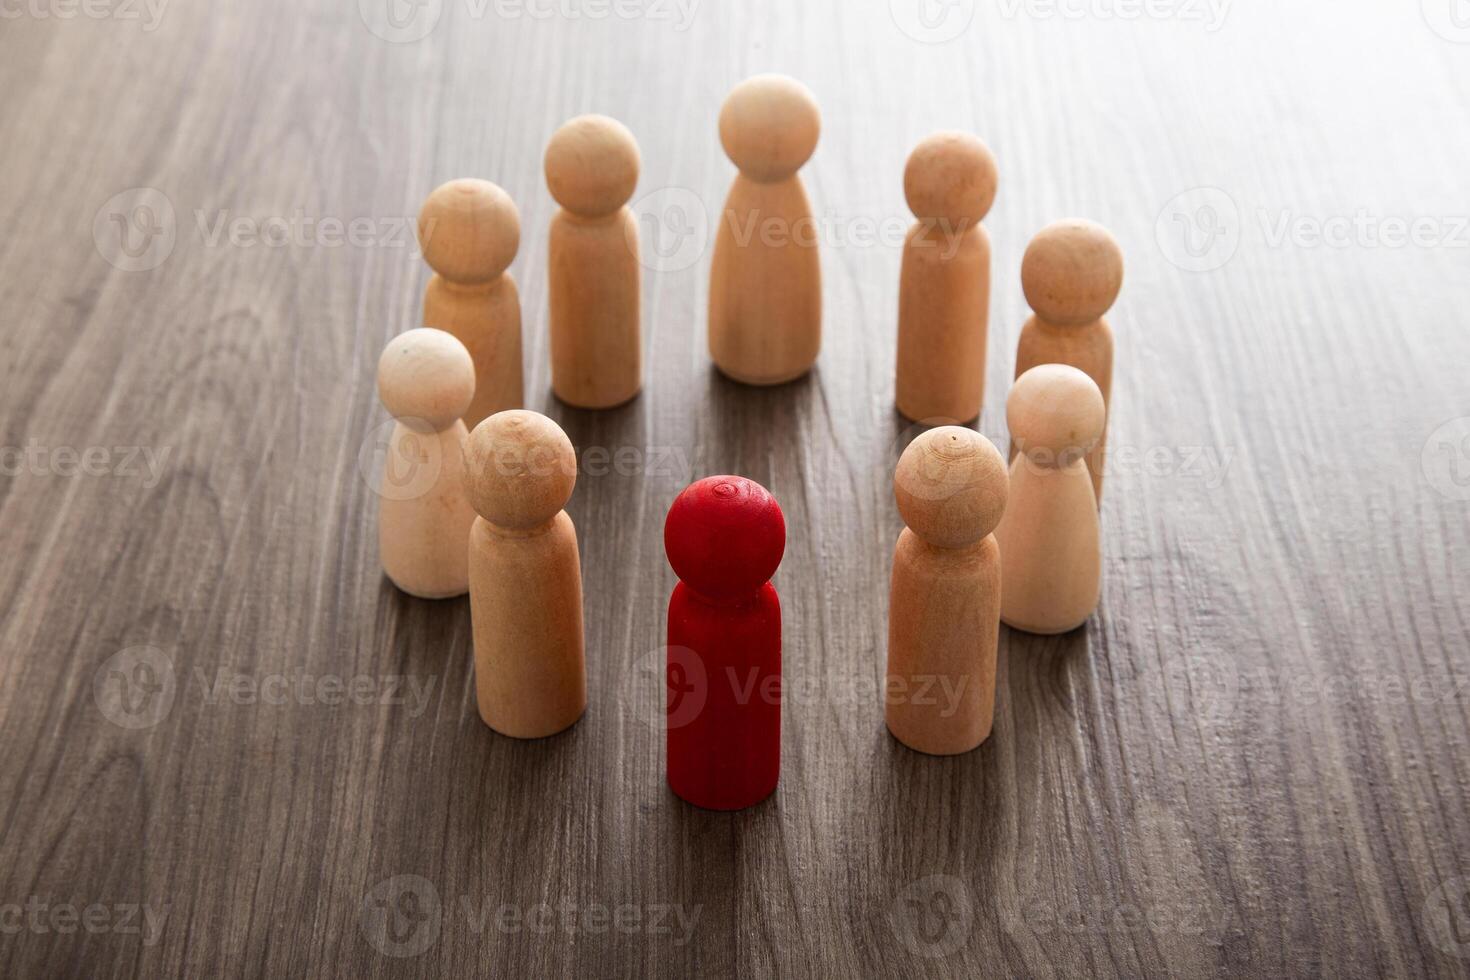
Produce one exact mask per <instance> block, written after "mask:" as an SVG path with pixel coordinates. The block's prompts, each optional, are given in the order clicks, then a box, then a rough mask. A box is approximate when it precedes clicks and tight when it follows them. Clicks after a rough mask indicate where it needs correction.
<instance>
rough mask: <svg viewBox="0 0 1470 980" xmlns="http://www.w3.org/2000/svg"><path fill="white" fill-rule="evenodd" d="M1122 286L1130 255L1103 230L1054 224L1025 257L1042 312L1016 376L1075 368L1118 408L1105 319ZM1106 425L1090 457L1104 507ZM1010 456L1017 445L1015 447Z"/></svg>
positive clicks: (1027, 331)
mask: <svg viewBox="0 0 1470 980" xmlns="http://www.w3.org/2000/svg"><path fill="white" fill-rule="evenodd" d="M1122 287H1123V251H1122V249H1120V248H1119V247H1118V243H1117V242H1116V241H1115V240H1114V239H1113V236H1112V235H1110V234H1108V230H1107V229H1106V228H1104V227H1103V226H1102V225H1099V224H1097V223H1095V222H1092V221H1085V220H1083V219H1081V218H1068V219H1067V220H1065V221H1058V222H1055V223H1053V224H1050V225H1047V226H1046V227H1045V228H1043V229H1042V230H1041V231H1040V232H1038V233H1037V235H1036V237H1035V238H1033V239H1031V244H1030V245H1028V246H1027V247H1026V254H1025V256H1024V257H1023V258H1022V260H1021V288H1022V290H1024V291H1025V293H1026V302H1027V303H1029V304H1030V305H1031V309H1032V310H1034V311H1035V313H1034V315H1033V316H1032V317H1031V318H1030V319H1028V320H1027V321H1026V325H1025V326H1024V327H1022V328H1021V340H1020V343H1019V344H1018V345H1017V347H1016V377H1018V378H1019V377H1020V376H1021V375H1023V374H1025V373H1026V372H1027V371H1029V370H1031V369H1032V368H1034V367H1036V366H1037V365H1038V364H1070V365H1071V366H1072V367H1074V368H1077V369H1078V370H1080V371H1082V372H1083V373H1085V374H1086V375H1087V376H1088V377H1090V378H1091V379H1092V380H1093V381H1095V382H1096V383H1097V387H1098V389H1099V390H1100V391H1102V397H1103V406H1104V407H1105V408H1106V407H1108V406H1110V405H1111V403H1112V390H1113V331H1112V329H1111V328H1109V326H1108V321H1107V320H1106V319H1104V318H1103V315H1104V314H1105V313H1107V312H1108V310H1109V309H1111V308H1112V305H1113V301H1114V300H1116V299H1117V298H1118V291H1119V290H1120V289H1121V288H1122ZM1107 438H1108V437H1107V423H1106V421H1104V423H1103V432H1102V436H1101V437H1100V438H1099V439H1098V441H1097V446H1096V447H1095V448H1094V449H1093V450H1092V454H1091V455H1090V456H1089V457H1088V460H1087V466H1088V469H1089V471H1090V472H1091V473H1092V488H1093V495H1094V496H1095V497H1096V499H1097V505H1098V506H1099V507H1101V506H1102V486H1103V471H1104V469H1105V467H1106V462H1107V461H1106V447H1107ZM1011 458H1012V459H1015V458H1016V445H1015V443H1014V442H1012V443H1011Z"/></svg>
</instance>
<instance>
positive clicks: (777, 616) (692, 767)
mask: <svg viewBox="0 0 1470 980" xmlns="http://www.w3.org/2000/svg"><path fill="white" fill-rule="evenodd" d="M785 550H786V522H785V519H784V518H783V517H782V516H781V508H780V506H778V505H777V503H776V498H775V497H772V496H771V494H770V492H769V491H767V490H766V488H765V487H763V486H761V485H760V484H759V483H756V482H755V481H754V480H747V479H745V478H744V477H739V476H712V477H708V478H707V479H703V480H700V481H698V482H697V483H693V484H691V485H689V486H688V487H686V488H685V489H684V491H683V492H682V493H680V494H679V496H678V497H677V498H676V499H675V500H674V503H673V506H672V507H670V508H669V515H668V518H667V520H665V522H664V551H665V553H666V554H667V555H668V559H669V564H670V565H671V566H673V569H674V572H675V574H677V575H678V576H679V579H680V581H679V584H678V585H677V586H675V587H674V594H673V597H672V598H671V599H670V600H669V632H668V639H669V645H668V664H667V675H666V679H667V683H668V714H667V732H668V736H667V737H668V774H669V787H670V788H671V789H672V790H673V791H674V792H675V793H676V794H677V795H678V796H680V797H681V798H682V799H684V800H687V801H688V802H690V803H693V804H694V805H695V806H701V807H704V808H706V809H709V810H739V809H741V808H743V807H748V806H752V805H754V804H756V803H759V802H760V801H761V800H763V799H765V798H766V797H767V796H770V795H771V793H772V792H774V791H775V789H776V782H777V780H778V779H779V778H780V775H781V600H780V599H779V598H777V596H776V590H775V588H774V587H773V586H772V585H771V576H772V575H774V574H775V572H776V567H777V566H778V565H780V564H781V555H782V553H783V552H784V551H785Z"/></svg>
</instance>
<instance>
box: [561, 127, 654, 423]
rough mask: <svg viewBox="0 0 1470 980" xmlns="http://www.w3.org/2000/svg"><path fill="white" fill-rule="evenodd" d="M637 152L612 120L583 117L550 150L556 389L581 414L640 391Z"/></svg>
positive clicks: (629, 135)
mask: <svg viewBox="0 0 1470 980" xmlns="http://www.w3.org/2000/svg"><path fill="white" fill-rule="evenodd" d="M638 166H639V158H638V144H637V142H636V141H635V140H634V139H633V134H632V133H630V132H628V129H627V127H626V126H624V125H623V124H622V123H620V122H618V121H617V120H615V119H609V118H608V117H607V116H578V117H577V118H575V119H573V120H571V121H570V122H568V123H566V124H565V125H564V126H562V127H561V128H560V129H558V130H557V131H556V133H555V135H553V136H552V137H551V142H550V144H549V145H548V146H547V147H546V159H545V171H546V186H547V187H548V188H549V189H550V190H551V196H552V197H554V198H555V199H556V202H557V203H558V204H560V205H561V210H559V211H557V213H556V215H555V216H554V217H553V218H552V219H551V235H550V245H549V253H550V272H549V274H548V275H549V279H550V283H549V291H550V299H551V389H552V391H553V392H555V394H556V397H557V398H560V399H561V400H562V401H564V402H566V403H567V404H568V405H575V406H577V407H578V408H611V407H613V406H614V405H621V404H622V403H623V402H626V401H628V400H629V399H631V398H633V397H634V396H635V395H637V394H638V389H639V387H640V386H641V385H642V383H643V382H642V373H643V369H642V360H641V358H642V343H641V341H640V339H639V323H638V319H639V305H638V302H639V301H638V289H639V272H640V270H639V264H638V224H637V221H636V220H635V219H634V217H633V212H632V210H631V209H629V208H628V207H627V202H628V198H630V197H632V196H633V190H634V188H635V187H636V186H637V184H638Z"/></svg>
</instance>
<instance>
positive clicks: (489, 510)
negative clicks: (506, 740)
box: [466, 410, 587, 738]
mask: <svg viewBox="0 0 1470 980" xmlns="http://www.w3.org/2000/svg"><path fill="white" fill-rule="evenodd" d="M466 469H467V472H466V488H467V491H468V493H469V498H470V503H471V504H473V505H474V508H475V510H476V511H478V512H479V514H480V516H479V517H478V518H476V519H475V523H474V527H473V528H471V530H470V542H469V566H470V613H471V621H472V625H473V629H474V641H475V694H476V699H477V701H478V703H479V707H480V717H481V718H483V719H484V720H485V724H487V725H489V726H490V727H491V728H493V729H495V730H496V731H497V732H500V733H501V734H503V735H509V736H511V737H512V738H541V737H543V736H546V735H554V734H555V733H557V732H559V731H561V730H563V729H565V728H568V727H570V726H571V725H572V724H574V723H575V722H576V721H577V719H578V718H580V717H582V712H583V711H585V710H586V708H587V670H586V664H585V661H584V657H583V646H582V644H583V634H582V572H581V566H580V565H579V562H578V552H577V532H576V529H575V528H574V527H573V526H572V519H571V518H570V517H568V516H567V512H566V511H564V510H562V507H564V506H565V505H566V502H567V500H568V499H569V498H570V497H571V495H572V488H573V487H574V486H575V485H576V482H577V457H576V454H575V452H574V451H573V449H572V443H571V440H569V439H568V438H567V436H566V433H565V432H563V431H562V430H561V428H560V426H558V425H557V424H556V423H555V422H553V421H552V420H551V419H549V418H547V417H546V416H544V415H539V414H537V413H536V412H528V411H521V410H512V411H506V412H500V413H499V414H496V415H492V416H490V418H488V419H486V420H485V421H483V422H481V423H480V424H479V425H477V426H475V431H474V432H472V433H470V441H469V447H468V452H467V461H466Z"/></svg>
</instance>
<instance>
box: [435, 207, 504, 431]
mask: <svg viewBox="0 0 1470 980" xmlns="http://www.w3.org/2000/svg"><path fill="white" fill-rule="evenodd" d="M418 233H419V248H420V249H421V250H422V251H423V253H424V261H426V262H428V263H429V267H430V268H432V269H433V270H434V275H433V276H432V277H431V278H430V279H429V286H428V288H427V289H426V290H425V292H424V325H425V326H429V327H438V328H439V329H440V330H447V331H448V332H449V333H452V334H454V335H455V336H456V337H458V338H459V340H460V342H461V343H463V344H464V345H465V347H466V348H467V349H468V350H469V352H470V357H471V358H473V359H474V362H475V397H474V400H473V401H471V402H470V407H469V409H468V410H467V411H466V412H465V414H464V421H465V425H467V426H468V427H469V428H471V429H473V428H474V427H475V426H477V425H479V424H480V422H481V421H482V420H484V419H485V418H487V417H488V416H491V415H494V414H495V413H496V412H500V411H504V410H505V409H508V408H520V407H521V404H522V400H523V398H524V394H523V390H524V389H523V384H524V383H523V380H522V375H521V300H520V294H519V293H518V292H517V291H516V283H515V279H513V278H511V275H510V273H509V272H507V271H506V270H507V269H508V268H509V267H510V263H511V260H513V259H514V258H515V257H516V251H517V250H518V249H519V248H520V244H521V219H520V215H519V214H518V213H517V211H516V206H515V204H514V203H513V202H512V201H511V199H510V196H509V195H508V194H506V193H505V191H503V190H501V189H500V188H499V187H496V186H495V185H494V184H492V183H490V182H489V181H488V180H470V179H464V180H451V181H450V182H449V183H447V184H441V185H440V186H439V187H438V188H436V189H435V190H434V192H433V193H432V194H430V195H429V198H428V200H427V201H425V202H424V206H423V208H422V209H420V211H419V225H418Z"/></svg>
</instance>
